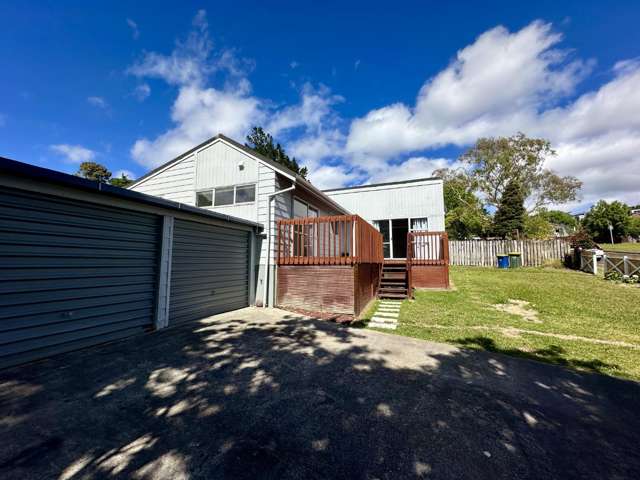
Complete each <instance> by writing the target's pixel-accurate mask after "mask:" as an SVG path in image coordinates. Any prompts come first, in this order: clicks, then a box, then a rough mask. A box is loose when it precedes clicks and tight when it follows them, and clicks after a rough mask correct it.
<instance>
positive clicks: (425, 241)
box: [407, 231, 449, 265]
mask: <svg viewBox="0 0 640 480" xmlns="http://www.w3.org/2000/svg"><path fill="white" fill-rule="evenodd" d="M407 264H408V265H448V264H449V236H448V235H447V232H427V231H413V232H409V233H407Z"/></svg>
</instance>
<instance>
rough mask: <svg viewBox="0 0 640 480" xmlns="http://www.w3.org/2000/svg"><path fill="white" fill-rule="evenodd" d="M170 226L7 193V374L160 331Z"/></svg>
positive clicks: (3, 282) (0, 244) (3, 225)
mask: <svg viewBox="0 0 640 480" xmlns="http://www.w3.org/2000/svg"><path fill="white" fill-rule="evenodd" d="M159 230H160V219H159V217H157V216H155V215H150V214H145V213H140V212H134V211H129V210H124V209H118V208H112V207H107V206H102V205H94V204H89V203H84V202H78V201H74V200H68V199H63V198H59V197H53V196H47V195H40V194H35V193H28V192H23V191H19V190H12V189H8V188H4V187H0V367H5V366H9V365H13V364H18V363H23V362H25V361H29V360H35V359H39V358H44V357H47V356H50V355H52V354H55V353H60V352H65V351H69V350H74V349H77V348H81V347H86V346H90V345H95V344H99V343H103V342H106V341H109V340H114V339H117V338H122V337H126V336H129V335H132V334H135V333H138V332H142V331H144V330H145V329H148V328H150V327H151V326H152V324H153V316H154V308H155V291H156V283H157V268H158V258H157V256H158V248H159V247H158V243H159V233H160V232H159Z"/></svg>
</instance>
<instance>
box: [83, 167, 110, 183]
mask: <svg viewBox="0 0 640 480" xmlns="http://www.w3.org/2000/svg"><path fill="white" fill-rule="evenodd" d="M76 176H78V177H82V178H86V179H87V180H93V181H94V182H100V183H107V182H109V179H110V178H111V172H110V171H109V170H108V169H107V167H105V166H104V165H100V164H99V163H96V162H82V163H81V164H80V167H79V168H78V171H77V172H76Z"/></svg>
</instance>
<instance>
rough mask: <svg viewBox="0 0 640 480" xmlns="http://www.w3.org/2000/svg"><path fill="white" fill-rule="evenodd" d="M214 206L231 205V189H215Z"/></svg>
mask: <svg viewBox="0 0 640 480" xmlns="http://www.w3.org/2000/svg"><path fill="white" fill-rule="evenodd" d="M214 192H215V199H214V204H215V206H216V207H220V206H222V205H233V187H227V188H216V189H215V190H214Z"/></svg>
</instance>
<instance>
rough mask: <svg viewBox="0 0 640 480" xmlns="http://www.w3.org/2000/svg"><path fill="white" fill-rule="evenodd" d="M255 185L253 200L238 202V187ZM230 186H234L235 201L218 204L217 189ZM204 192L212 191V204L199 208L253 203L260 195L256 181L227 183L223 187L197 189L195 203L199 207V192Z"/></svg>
mask: <svg viewBox="0 0 640 480" xmlns="http://www.w3.org/2000/svg"><path fill="white" fill-rule="evenodd" d="M251 186H253V200H252V201H250V202H237V201H236V198H237V196H236V195H237V189H238V187H251ZM229 188H233V203H227V204H225V205H216V190H218V189H229ZM203 192H211V205H208V206H203V207H199V208H216V207H218V208H222V207H235V206H236V205H239V206H242V205H253V204H255V203H256V198H257V196H258V185H257V184H256V183H255V182H250V183H239V184H237V185H226V186H221V187H212V188H201V189H199V190H196V192H195V199H194V200H195V201H194V205H195V206H196V207H197V206H198V194H199V193H203Z"/></svg>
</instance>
